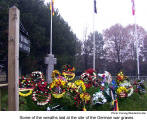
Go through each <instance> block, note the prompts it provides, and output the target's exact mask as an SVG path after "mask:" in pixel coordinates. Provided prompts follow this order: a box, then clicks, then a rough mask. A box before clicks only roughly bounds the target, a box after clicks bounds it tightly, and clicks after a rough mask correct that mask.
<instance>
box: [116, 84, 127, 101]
mask: <svg viewBox="0 0 147 120" xmlns="http://www.w3.org/2000/svg"><path fill="white" fill-rule="evenodd" d="M127 92H128V90H127V88H126V87H123V86H120V87H119V88H118V89H117V91H116V93H117V95H118V96H119V97H120V98H124V97H127Z"/></svg>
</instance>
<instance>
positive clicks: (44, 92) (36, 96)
mask: <svg viewBox="0 0 147 120" xmlns="http://www.w3.org/2000/svg"><path fill="white" fill-rule="evenodd" d="M32 99H33V101H37V105H46V104H47V103H48V102H49V101H50V100H51V94H50V90H49V84H48V83H47V82H45V81H44V80H43V79H42V80H41V81H40V82H39V83H37V84H35V89H34V90H33V94H32Z"/></svg>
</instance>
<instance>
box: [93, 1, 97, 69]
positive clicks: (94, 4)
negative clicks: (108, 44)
mask: <svg viewBox="0 0 147 120" xmlns="http://www.w3.org/2000/svg"><path fill="white" fill-rule="evenodd" d="M93 6H94V12H93V69H94V70H95V27H94V26H95V13H96V12H97V11H96V1H95V0H94V2H93Z"/></svg>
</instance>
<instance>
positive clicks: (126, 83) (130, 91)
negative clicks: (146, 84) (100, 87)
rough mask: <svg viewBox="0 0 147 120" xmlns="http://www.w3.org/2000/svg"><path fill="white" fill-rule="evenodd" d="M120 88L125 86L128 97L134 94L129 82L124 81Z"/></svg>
mask: <svg viewBox="0 0 147 120" xmlns="http://www.w3.org/2000/svg"><path fill="white" fill-rule="evenodd" d="M119 86H123V87H125V88H126V89H127V97H130V96H131V95H132V94H133V91H134V89H133V86H132V85H131V83H130V82H129V81H126V80H124V81H123V82H122V83H120V85H119Z"/></svg>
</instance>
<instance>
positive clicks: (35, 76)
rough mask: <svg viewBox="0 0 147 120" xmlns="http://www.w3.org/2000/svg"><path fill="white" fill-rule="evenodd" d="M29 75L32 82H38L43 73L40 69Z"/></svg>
mask: <svg viewBox="0 0 147 120" xmlns="http://www.w3.org/2000/svg"><path fill="white" fill-rule="evenodd" d="M30 77H31V79H32V80H33V82H34V83H38V82H40V81H41V79H43V74H42V72H40V71H34V72H32V73H31V75H30Z"/></svg>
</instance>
